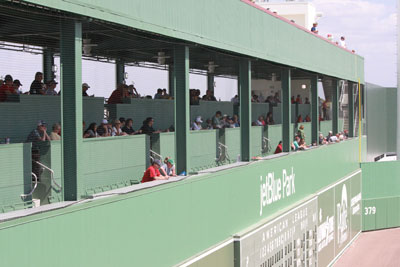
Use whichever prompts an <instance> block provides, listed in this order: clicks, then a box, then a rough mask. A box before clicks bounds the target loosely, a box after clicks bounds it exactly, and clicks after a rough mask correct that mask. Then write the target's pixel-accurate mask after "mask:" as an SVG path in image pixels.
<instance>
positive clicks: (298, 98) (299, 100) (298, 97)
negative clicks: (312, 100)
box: [296, 95, 303, 104]
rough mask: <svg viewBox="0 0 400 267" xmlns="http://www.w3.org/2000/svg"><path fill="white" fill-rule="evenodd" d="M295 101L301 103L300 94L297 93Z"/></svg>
mask: <svg viewBox="0 0 400 267" xmlns="http://www.w3.org/2000/svg"><path fill="white" fill-rule="evenodd" d="M296 103H297V104H303V101H302V100H301V96H300V95H297V98H296Z"/></svg>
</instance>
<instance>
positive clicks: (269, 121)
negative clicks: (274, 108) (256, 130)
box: [265, 111, 275, 125]
mask: <svg viewBox="0 0 400 267" xmlns="http://www.w3.org/2000/svg"><path fill="white" fill-rule="evenodd" d="M265 123H266V124H267V125H274V124H275V122H274V118H273V116H272V112H271V111H270V112H268V113H267V118H266V120H265Z"/></svg>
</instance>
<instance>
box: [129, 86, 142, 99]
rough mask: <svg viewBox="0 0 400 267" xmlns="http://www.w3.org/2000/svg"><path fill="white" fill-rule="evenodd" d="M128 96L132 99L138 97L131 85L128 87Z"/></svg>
mask: <svg viewBox="0 0 400 267" xmlns="http://www.w3.org/2000/svg"><path fill="white" fill-rule="evenodd" d="M128 95H129V96H130V97H132V98H136V97H140V95H139V93H138V91H137V90H136V88H135V86H133V84H131V85H129V86H128Z"/></svg>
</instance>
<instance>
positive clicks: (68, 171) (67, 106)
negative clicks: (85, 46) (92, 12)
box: [60, 20, 83, 201]
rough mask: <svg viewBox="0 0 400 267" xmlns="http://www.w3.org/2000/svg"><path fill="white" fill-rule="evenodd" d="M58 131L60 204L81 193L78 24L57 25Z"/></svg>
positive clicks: (80, 99)
mask: <svg viewBox="0 0 400 267" xmlns="http://www.w3.org/2000/svg"><path fill="white" fill-rule="evenodd" d="M60 30H61V40H60V50H61V53H60V61H61V126H62V127H61V128H62V143H61V144H62V149H61V150H62V162H63V167H62V178H63V179H62V184H63V190H64V200H65V201H74V200H78V199H80V198H81V196H82V193H83V172H82V159H83V156H82V135H83V134H82V89H81V88H82V87H81V86H82V24H81V22H77V21H73V20H63V21H62V22H61V29H60Z"/></svg>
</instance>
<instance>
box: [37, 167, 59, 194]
mask: <svg viewBox="0 0 400 267" xmlns="http://www.w3.org/2000/svg"><path fill="white" fill-rule="evenodd" d="M33 162H35V163H36V164H38V165H39V166H40V167H42V168H45V169H46V170H48V171H49V172H50V178H51V181H52V182H53V183H54V184H55V185H56V187H57V188H58V190H60V191H61V190H62V186H61V185H59V184H58V183H57V182H56V180H55V179H54V171H53V170H52V169H50V168H49V167H47V166H46V165H44V164H43V163H40V162H39V161H35V160H33Z"/></svg>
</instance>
